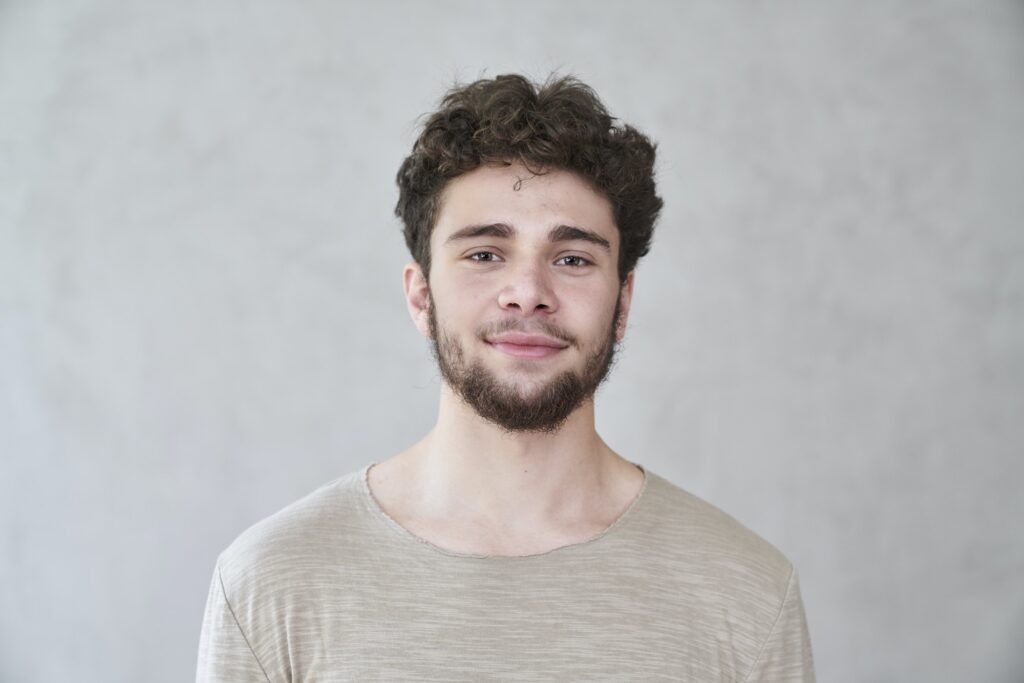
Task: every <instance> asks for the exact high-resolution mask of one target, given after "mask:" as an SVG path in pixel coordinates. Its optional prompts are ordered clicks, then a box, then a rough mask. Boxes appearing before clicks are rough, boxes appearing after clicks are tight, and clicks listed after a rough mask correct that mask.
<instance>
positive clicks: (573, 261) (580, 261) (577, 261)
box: [558, 256, 591, 268]
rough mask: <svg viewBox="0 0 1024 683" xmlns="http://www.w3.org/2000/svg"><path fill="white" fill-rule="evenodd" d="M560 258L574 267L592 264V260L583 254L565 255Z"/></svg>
mask: <svg viewBox="0 0 1024 683" xmlns="http://www.w3.org/2000/svg"><path fill="white" fill-rule="evenodd" d="M558 260H559V261H560V262H562V263H564V264H565V265H567V266H571V267H573V268H582V267H584V266H589V265H591V263H590V261H588V260H587V259H585V258H583V257H582V256H563V257H562V258H560V259H558Z"/></svg>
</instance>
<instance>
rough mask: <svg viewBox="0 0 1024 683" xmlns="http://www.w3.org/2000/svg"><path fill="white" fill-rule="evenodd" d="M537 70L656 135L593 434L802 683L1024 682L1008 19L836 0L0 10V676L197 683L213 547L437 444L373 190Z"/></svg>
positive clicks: (1021, 104)
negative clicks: (753, 597) (723, 540)
mask: <svg viewBox="0 0 1024 683" xmlns="http://www.w3.org/2000/svg"><path fill="white" fill-rule="evenodd" d="M553 68H559V69H562V70H563V71H566V72H573V73H576V74H578V75H579V76H580V77H582V78H583V79H584V80H586V81H588V82H589V83H591V84H592V85H593V86H594V87H595V88H596V89H597V90H598V91H599V92H600V93H601V94H602V96H603V97H604V99H605V100H606V102H607V103H608V105H609V107H610V108H611V109H612V111H613V112H614V113H616V114H617V115H619V116H620V117H621V118H623V119H625V120H627V121H630V122H633V123H635V124H637V125H638V126H639V127H641V128H642V129H644V130H645V131H647V132H648V133H649V134H651V135H652V136H653V137H654V138H655V139H657V140H658V141H659V143H660V163H659V169H660V176H659V177H660V187H661V191H662V193H663V195H664V197H665V200H666V209H665V212H664V216H663V219H662V220H661V222H660V225H659V228H658V232H657V236H656V241H655V246H654V250H653V252H652V253H651V255H650V256H649V257H648V258H647V259H646V260H645V261H643V262H642V263H641V267H640V269H639V271H638V279H637V294H636V302H635V309H634V315H633V318H632V321H631V322H632V324H631V329H630V332H629V334H628V337H627V343H626V346H625V352H624V355H623V357H622V359H621V361H620V363H619V365H618V366H617V368H616V370H615V373H614V376H613V378H612V380H611V382H610V383H609V384H608V385H607V386H606V388H605V389H604V390H603V391H602V394H601V396H600V400H599V407H598V418H599V426H600V430H601V432H602V433H603V434H604V435H605V437H606V439H607V440H608V441H609V442H610V443H611V445H612V446H613V447H614V448H616V449H617V450H619V452H620V453H622V454H623V455H625V456H626V457H629V458H631V459H634V460H636V461H639V462H642V463H644V464H645V465H646V466H647V467H649V468H650V469H652V470H653V471H655V472H658V473H659V474H662V475H663V476H665V477H667V478H669V479H671V480H673V481H674V482H676V483H677V484H679V485H681V486H683V487H684V488H687V489H689V490H691V491H693V492H695V493H697V494H698V495H701V496H703V497H705V498H707V499H709V500H711V501H712V502H714V503H716V504H717V505H719V506H720V507H722V508H724V509H726V510H727V511H729V512H730V513H732V514H733V515H734V516H736V517H737V518H738V519H740V520H741V521H742V522H744V523H745V524H747V525H748V526H750V527H751V528H753V529H754V530H755V531H757V532H758V533H760V534H762V535H763V536H765V537H766V538H768V539H769V540H771V541H772V542H773V543H774V544H775V545H777V546H778V547H779V548H781V549H782V550H783V551H784V552H785V553H786V554H787V555H789V557H790V558H791V559H792V560H793V561H794V562H795V563H796V565H797V567H798V569H799V570H800V574H801V580H802V584H803V590H804V598H805V601H806V605H807V612H808V618H809V621H810V625H811V631H812V638H813V643H814V648H815V654H816V658H817V666H818V672H819V677H820V679H821V680H822V681H837V682H840V683H852V682H854V681H968V680H970V681H1021V680H1024V654H1022V653H1024V647H1022V643H1024V537H1022V532H1021V531H1020V522H1021V519H1022V518H1024V496H1022V495H1021V489H1022V488H1024V487H1022V483H1024V458H1022V457H1021V456H1022V455H1024V447H1022V443H1024V426H1022V422H1024V419H1022V418H1024V353H1022V352H1024V268H1022V265H1024V264H1022V260H1024V231H1022V227H1024V226H1022V225H1021V219H1022V216H1024V199H1022V197H1024V193H1022V192H1021V189H1022V188H1021V185H1022V180H1024V176H1022V171H1024V162H1022V159H1024V135H1022V130H1024V127H1022V124H1024V6H1022V5H1021V4H1020V3H1011V2H994V1H992V2H966V1H965V2H960V3H953V2H900V3H896V2H886V3H881V2H879V3H849V2H841V1H839V0H835V1H831V2H812V1H808V2H802V3H793V2H786V3H757V2H708V3H677V2H663V3H654V2H651V3H600V4H595V3H593V2H578V1H577V2H559V3H550V2H523V1H519V2H514V3H476V2H432V3H426V2H388V3H378V4H374V5H372V6H371V5H370V4H369V3H343V2H336V1H324V2H287V3H284V2H281V3H271V2H253V1H248V2H218V3H210V2H202V1H200V0H188V1H184V2H182V1H179V2H173V3H171V2H164V3H157V2H152V3H141V2H132V1H131V0H104V1H100V0H92V1H90V2H84V1H81V2H77V1H69V2H57V1H56V0H53V1H50V0H41V1H35V2H32V1H29V0H23V1H16V0H8V1H7V2H5V3H3V4H0V453H2V457H0V680H3V681H19V682H21V681H64V680H76V681H97V682H98V681H104V682H109V681H142V680H145V681H181V680H187V679H189V678H190V677H191V676H192V675H193V668H194V665H195V655H196V647H197V639H198V635H199V633H198V631H199V624H200V618H201V612H202V608H203V602H204V600H205V597H206V589H207V585H208V581H209V578H210V574H211V571H212V569H213V562H214V559H215V557H216V555H217V553H218V552H219V551H220V550H221V549H222V548H223V547H225V546H226V545H227V544H228V543H229V542H230V541H231V540H232V539H233V538H234V537H235V536H236V535H237V534H238V533H239V532H240V531H242V530H243V529H244V528H245V527H246V526H248V525H249V524H251V523H253V522H254V521H256V520H258V519H260V518H262V517H264V516H266V515H268V514H270V513H272V512H274V511H276V510H278V509H279V508H281V507H282V506H283V505H285V504H286V503H288V502H290V501H292V500H294V499H296V498H298V497H300V496H302V495H304V494H305V493H307V492H308V491H310V490H312V489H313V488H315V487H317V486H319V485H320V484H322V483H324V482H326V481H328V480H330V479H332V478H334V477H337V476H339V475H341V474H344V473H347V472H349V471H351V470H353V469H355V468H357V467H360V466H362V465H363V464H365V463H366V462H368V461H371V460H373V461H378V460H381V459H384V458H386V457H388V456H389V455H390V454H392V453H394V452H396V451H398V450H400V449H402V448H404V447H405V446H407V445H409V444H410V443H412V442H413V441H414V440H416V439H417V438H418V437H419V435H421V434H422V433H423V432H424V431H425V430H426V429H428V428H429V426H430V425H431V424H432V423H433V418H434V410H435V402H436V396H437V392H438V382H439V380H438V378H437V375H436V373H435V371H434V369H433V366H432V364H431V360H430V357H429V355H428V352H427V349H426V346H425V344H424V343H423V341H422V340H421V338H420V337H419V336H418V335H417V334H416V333H415V332H414V330H413V328H412V326H411V323H410V322H409V321H408V319H407V315H406V313H405V310H404V306H403V301H402V297H401V287H400V269H401V266H402V265H403V264H404V263H405V261H406V260H407V254H406V253H405V251H404V246H403V243H402V240H401V236H400V232H399V227H398V225H397V222H396V220H395V219H394V218H393V216H392V214H391V209H392V207H393V205H394V201H395V198H396V193H395V189H394V185H393V176H394V173H395V171H396V170H397V167H398V164H399V162H400V161H401V159H402V157H403V155H404V154H405V153H406V152H407V150H408V148H409V146H410V144H411V142H412V139H413V137H414V134H415V123H416V117H417V115H419V114H420V113H422V112H424V111H426V110H428V109H429V108H430V107H431V106H432V105H433V104H434V103H435V101H436V99H437V97H438V95H439V94H440V93H441V91H442V90H443V89H444V88H445V87H446V86H447V85H448V84H450V83H451V82H452V80H453V79H455V78H459V79H462V80H465V79H471V78H475V77H477V76H479V75H481V74H484V75H495V74H499V73H502V72H505V71H513V70H514V71H524V72H526V73H528V74H531V75H534V76H543V75H545V74H547V73H548V72H549V71H550V70H551V69H553Z"/></svg>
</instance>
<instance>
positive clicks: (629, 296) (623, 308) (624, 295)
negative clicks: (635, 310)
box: [615, 270, 636, 342]
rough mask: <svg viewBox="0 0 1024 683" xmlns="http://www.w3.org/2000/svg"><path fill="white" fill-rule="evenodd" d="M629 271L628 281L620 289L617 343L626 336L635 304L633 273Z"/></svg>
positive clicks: (616, 330) (616, 329)
mask: <svg viewBox="0 0 1024 683" xmlns="http://www.w3.org/2000/svg"><path fill="white" fill-rule="evenodd" d="M635 272H636V271H633V270H631V271H629V274H628V275H626V281H625V282H623V283H622V286H621V287H620V288H619V322H618V325H616V327H615V341H617V342H620V341H622V338H623V337H625V336H626V322H627V321H628V320H629V307H630V305H631V304H632V302H633V273H635Z"/></svg>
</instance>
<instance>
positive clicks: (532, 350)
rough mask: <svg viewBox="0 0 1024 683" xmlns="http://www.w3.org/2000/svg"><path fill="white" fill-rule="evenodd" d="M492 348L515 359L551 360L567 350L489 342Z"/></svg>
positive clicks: (557, 347)
mask: <svg viewBox="0 0 1024 683" xmlns="http://www.w3.org/2000/svg"><path fill="white" fill-rule="evenodd" d="M487 343H488V344H489V345H490V346H492V347H494V348H495V349H497V350H498V351H501V352H502V353H504V354H505V355H508V356H512V357H513V358H550V357H551V356H554V355H556V354H558V353H561V352H562V351H564V350H565V348H566V347H564V346H549V345H546V344H513V343H512V342H505V341H494V342H491V341H489V342H487Z"/></svg>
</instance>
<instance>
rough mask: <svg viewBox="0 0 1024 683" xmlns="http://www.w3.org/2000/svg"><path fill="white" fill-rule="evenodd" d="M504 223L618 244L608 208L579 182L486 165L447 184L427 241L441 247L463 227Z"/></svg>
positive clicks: (559, 174)
mask: <svg viewBox="0 0 1024 683" xmlns="http://www.w3.org/2000/svg"><path fill="white" fill-rule="evenodd" d="M482 223H507V224H509V225H512V226H514V227H515V228H516V230H517V232H520V233H524V234H525V233H530V232H532V231H534V230H536V231H537V232H538V234H540V233H543V234H545V235H546V234H547V231H548V230H549V229H550V228H551V227H552V226H553V225H559V224H564V225H576V226H579V227H582V228H586V229H589V230H593V231H595V232H598V233H600V234H601V235H603V236H604V237H605V238H606V239H608V241H609V242H611V243H612V244H617V241H618V230H617V229H616V227H615V219H614V216H613V214H612V206H611V202H609V201H608V198H607V197H605V196H604V195H603V194H601V193H600V192H599V191H598V190H596V189H594V188H593V187H592V186H591V185H590V184H589V183H588V182H587V181H585V180H583V178H581V177H580V176H578V175H576V174H575V173H572V172H571V171H565V170H562V169H550V170H547V171H545V173H543V174H542V175H535V174H534V173H533V172H531V171H530V170H528V169H527V168H526V167H524V166H523V165H522V164H519V163H513V164H511V165H507V166H506V165H484V166H480V167H479V168H476V169H474V170H472V171H470V172H469V173H464V174H463V175H461V176H458V177H457V178H454V179H453V180H451V181H450V182H449V183H448V185H447V186H446V187H445V190H444V192H443V193H442V195H441V203H440V211H439V212H438V217H437V223H436V226H435V228H434V234H433V235H432V237H431V241H433V242H435V243H437V242H443V241H444V240H445V239H446V238H447V236H448V235H450V234H451V233H453V232H455V231H456V230H459V229H461V228H463V227H465V226H467V225H473V224H482Z"/></svg>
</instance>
